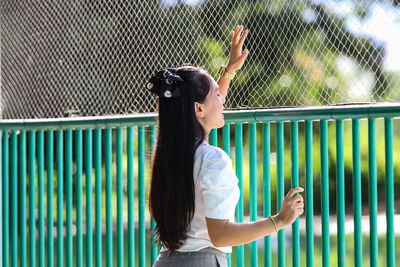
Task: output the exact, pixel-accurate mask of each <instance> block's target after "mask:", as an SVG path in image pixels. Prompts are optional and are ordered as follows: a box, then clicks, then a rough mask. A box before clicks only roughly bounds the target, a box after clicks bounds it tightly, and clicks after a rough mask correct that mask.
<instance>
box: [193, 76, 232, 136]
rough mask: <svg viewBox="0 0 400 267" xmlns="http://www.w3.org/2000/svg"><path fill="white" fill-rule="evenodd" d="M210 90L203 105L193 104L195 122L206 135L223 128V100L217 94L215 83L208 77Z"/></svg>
mask: <svg viewBox="0 0 400 267" xmlns="http://www.w3.org/2000/svg"><path fill="white" fill-rule="evenodd" d="M210 80H211V88H210V91H209V92H208V95H207V97H206V100H205V101H204V102H203V103H198V102H195V111H196V117H197V120H198V121H199V122H200V124H201V125H202V126H203V128H204V129H205V130H206V132H207V133H209V132H210V131H211V129H214V128H221V127H222V126H224V124H225V121H224V115H223V114H222V112H223V111H224V103H225V98H224V97H223V96H222V95H221V94H220V92H219V86H218V84H217V82H216V81H215V80H214V79H213V78H211V77H210Z"/></svg>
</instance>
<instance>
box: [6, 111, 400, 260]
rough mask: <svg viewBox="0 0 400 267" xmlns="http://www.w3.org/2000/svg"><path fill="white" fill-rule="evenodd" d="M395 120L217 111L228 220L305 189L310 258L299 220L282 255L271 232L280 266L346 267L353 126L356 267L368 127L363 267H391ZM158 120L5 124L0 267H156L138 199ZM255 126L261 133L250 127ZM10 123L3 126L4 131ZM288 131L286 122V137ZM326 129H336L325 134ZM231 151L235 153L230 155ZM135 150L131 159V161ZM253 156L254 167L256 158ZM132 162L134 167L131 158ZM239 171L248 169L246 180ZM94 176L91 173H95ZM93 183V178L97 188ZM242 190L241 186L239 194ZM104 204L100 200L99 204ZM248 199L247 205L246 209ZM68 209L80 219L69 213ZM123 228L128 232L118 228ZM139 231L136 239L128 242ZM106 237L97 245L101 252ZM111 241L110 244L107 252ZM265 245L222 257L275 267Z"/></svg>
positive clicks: (379, 114)
mask: <svg viewBox="0 0 400 267" xmlns="http://www.w3.org/2000/svg"><path fill="white" fill-rule="evenodd" d="M396 117H400V105H382V104H380V105H359V106H354V105H353V106H334V107H318V108H292V109H269V110H245V111H227V112H225V119H226V125H225V126H224V128H223V129H222V131H220V130H216V129H214V130H212V132H211V134H210V144H211V145H215V146H217V145H220V146H221V147H222V148H223V150H224V151H225V152H226V153H227V154H228V155H229V156H231V155H230V152H232V154H233V155H232V158H234V161H233V162H234V165H235V166H234V167H235V170H236V175H237V177H238V179H239V182H238V186H239V189H240V192H241V195H240V198H239V202H238V205H237V207H236V221H237V222H243V221H244V217H245V216H247V215H249V216H250V221H255V220H257V219H258V218H259V216H258V212H259V211H262V212H263V214H262V215H261V214H260V215H261V216H263V217H268V216H269V215H272V214H275V212H279V209H280V207H281V203H282V201H283V199H284V196H285V194H286V193H287V191H288V190H289V189H290V188H285V185H286V187H289V186H290V187H295V186H302V187H305V190H306V191H305V198H306V202H305V204H306V206H305V210H306V212H305V216H304V217H305V219H306V237H305V238H306V240H305V242H304V244H305V248H306V254H305V257H306V258H305V260H303V259H302V258H300V255H301V254H300V250H301V249H302V248H301V246H300V244H302V242H300V241H301V240H300V238H302V237H300V234H299V221H298V219H297V220H296V221H295V223H294V224H293V225H292V233H291V237H290V240H291V242H290V243H291V244H292V245H291V247H290V248H289V247H286V246H287V244H288V242H286V241H287V240H285V230H284V229H282V230H280V231H279V232H278V242H277V248H278V252H277V255H276V257H277V259H276V260H277V265H278V266H281V267H283V266H286V265H291V266H300V265H301V263H302V262H304V261H305V262H306V266H307V267H310V266H314V264H315V265H316V266H330V265H331V261H337V262H338V266H344V263H345V262H346V261H345V257H346V255H348V254H347V253H346V249H348V250H352V249H353V247H352V246H353V244H351V243H350V244H349V243H346V242H345V228H344V225H345V224H344V222H345V220H344V219H345V192H346V191H345V189H346V190H349V189H350V188H351V187H350V186H345V184H346V181H345V176H344V174H345V169H344V167H345V166H344V155H345V154H344V151H345V149H347V148H346V147H345V146H344V145H345V144H344V143H345V140H346V138H348V137H347V136H346V135H345V134H348V132H347V131H345V130H344V129H345V125H347V124H345V123H344V120H345V119H351V124H352V131H351V134H352V136H351V138H352V152H353V170H352V171H353V177H352V182H353V187H352V189H353V192H352V193H353V202H354V205H353V212H354V250H353V251H354V262H355V266H362V257H363V251H362V232H361V203H362V202H361V200H362V192H361V190H362V189H361V188H362V187H361V166H360V164H361V149H367V148H361V147H360V120H362V119H368V159H369V166H368V168H369V180H368V187H369V192H368V201H369V208H370V211H369V214H370V216H369V219H370V225H371V227H370V237H369V242H370V245H369V248H370V249H369V251H368V253H369V257H370V263H371V266H377V265H378V255H379V253H386V264H387V266H395V265H396V255H395V251H396V250H395V242H394V241H395V235H394V221H393V220H394V190H395V188H394V177H393V167H394V163H393V153H394V149H393V123H394V118H396ZM156 119H157V116H155V115H154V114H146V115H140V116H123V117H122V116H120V117H102V118H73V119H52V120H24V121H17V120H13V121H1V122H0V131H1V133H2V138H1V146H0V148H1V153H0V156H1V159H0V162H1V169H0V174H1V176H2V177H1V179H0V182H1V184H0V185H1V192H0V193H1V194H0V199H1V209H0V215H1V216H0V222H1V224H0V240H1V246H0V262H1V264H0V265H1V266H36V265H37V266H40V267H42V266H45V265H46V266H54V265H55V264H56V265H57V266H63V265H64V264H65V265H66V266H83V265H85V266H113V265H114V264H116V265H117V266H125V265H127V266H136V265H137V266H147V265H148V264H153V263H154V262H155V260H156V258H157V256H158V250H159V248H158V247H157V245H156V244H155V240H156V239H155V238H156V237H155V236H154V235H151V234H150V233H151V231H153V230H154V229H155V226H156V225H155V222H154V221H152V220H150V217H149V216H148V214H147V211H146V209H147V205H146V202H147V196H146V192H148V186H149V179H150V177H149V174H150V172H149V169H150V167H151V154H152V151H153V147H154V145H155V143H156V133H157V126H156V124H155V122H156ZM377 119H384V122H385V136H384V138H385V139H384V142H385V168H384V169H385V176H386V179H385V191H386V194H385V204H386V221H387V233H386V246H387V249H386V250H384V249H379V250H378V235H377V227H378V225H377V205H378V195H377V170H378V167H379V168H381V169H382V167H381V166H378V163H379V161H377V156H378V155H377V149H376V146H377V144H378V142H377V141H378V140H377V138H378V137H379V138H381V136H380V135H378V136H377V134H376V133H377V126H376V120H377ZM314 120H317V121H318V122H319V133H320V134H319V136H320V140H316V141H317V142H318V141H319V143H320V155H319V156H320V158H321V177H320V179H321V182H320V184H319V186H321V191H320V192H321V211H322V214H321V215H322V216H321V219H322V240H321V244H322V262H315V263H314V225H313V220H314V210H313V209H314V205H313V202H314V198H315V196H314V193H313V191H314V188H313V187H314V185H313V146H314V145H313V131H314V130H318V127H315V129H314V128H313V121H314ZM259 122H262V123H259ZM286 122H290V123H286ZM261 125H262V127H258V126H261ZM303 125H304V127H303ZM315 125H317V123H315ZM7 126H11V127H10V128H7ZM231 126H234V127H231ZM287 126H290V129H289V127H287ZM271 127H275V132H274V131H273V130H271ZM334 127H335V128H336V129H333V128H334ZM331 128H332V129H331ZM244 129H245V131H244ZM289 130H290V131H289ZM331 130H335V131H331ZM261 131H262V133H261ZM271 131H272V134H271ZM103 133H104V135H103ZM259 133H261V135H259ZM331 134H333V135H335V136H336V147H335V148H334V149H336V151H328V147H332V146H330V145H329V143H330V142H332V137H331ZM54 135H55V136H54ZM93 135H94V137H93ZM299 135H302V136H304V138H305V139H304V140H305V143H303V142H300V141H299ZM125 136H126V138H125ZM260 136H261V137H262V138H261V139H259V137H260ZM103 137H104V138H103ZM333 137H334V136H333ZM54 139H55V140H54ZM258 139H259V140H258ZM289 140H290V153H291V155H290V162H289V161H288V158H289V157H288V155H285V149H284V146H285V143H287V142H289ZM54 141H55V142H54ZM221 141H222V143H221ZM233 141H234V142H233ZM379 141H380V140H379ZM273 142H276V143H275V144H274V143H273ZM260 143H261V144H262V146H261V144H260ZM271 144H272V145H271ZM148 146H149V147H148ZM233 146H234V149H232V148H233ZM302 146H304V148H305V149H304V150H302ZM243 148H246V150H247V148H248V151H245V152H244V151H243ZM261 148H262V151H261ZM134 151H137V153H135V154H134ZM301 151H304V153H305V155H304V156H305V157H304V161H305V179H304V180H303V179H302V178H301V176H300V177H299V171H300V170H299V163H300V162H301V160H302V157H303V155H301V154H300V152H301ZM233 152H234V153H233ZM273 152H276V153H275V154H274V157H272V155H273V154H272V153H273ZM332 152H333V153H334V155H336V166H335V167H336V190H337V191H336V198H335V201H336V211H337V212H336V214H335V215H336V216H337V220H338V224H337V227H338V228H337V236H336V240H338V245H337V254H336V255H337V259H336V257H335V259H331V257H330V255H332V254H333V255H334V253H332V249H333V248H334V246H332V248H331V244H330V243H331V236H332V233H331V232H330V229H329V221H330V216H329V215H330V214H329V210H330V205H329V204H330V203H329V199H330V196H329V191H330V190H329V185H330V184H331V183H332V182H334V179H332V177H330V172H329V163H330V155H331V153H332ZM259 154H261V156H260V155H259ZM103 156H104V162H103V160H102V158H103ZM247 156H248V159H247V158H246V157H247ZM275 156H276V177H271V166H272V165H271V163H272V160H274V159H275ZM261 158H262V160H258V159H261ZM135 159H137V160H138V162H135ZM261 163H262V169H259V168H258V166H260V164H261ZM246 164H247V165H246ZM289 165H290V170H291V172H290V173H289V172H288V173H287V174H286V175H285V173H284V170H285V166H289ZM134 166H138V168H136V167H135V168H134ZM245 167H248V168H249V169H248V173H249V175H248V176H247V175H244V173H243V172H244V171H243V170H244V168H245ZM83 168H84V173H83ZM93 169H94V170H93ZM103 170H104V174H105V175H104V181H103V175H102V173H103ZM93 171H94V177H92V172H93ZM246 171H247V170H246ZM289 176H290V180H289ZM275 178H276V180H274V179H275ZM92 182H94V188H93V187H92ZM103 182H104V184H103ZM261 183H262V185H263V187H262V193H261V188H260V190H258V189H257V185H260V184H261ZM272 183H273V185H274V186H276V189H277V191H276V193H277V195H276V199H277V205H276V209H275V208H274V209H272V208H271V206H272V205H271V199H272V197H275V196H273V195H271V191H272V189H271V187H272V185H271V184H272ZM290 184H291V185H290ZM103 185H104V186H103ZM247 186H248V188H243V187H247ZM258 191H260V192H258ZM247 192H249V194H248V193H247ZM64 194H65V195H64ZM258 194H260V196H262V200H261V199H259V200H258V199H257V195H258ZM92 196H93V199H92ZM103 196H104V199H102V197H103ZM331 197H334V196H331ZM331 199H332V198H331ZM379 199H380V198H379ZM92 201H94V203H92ZM244 203H249V204H250V205H249V206H246V207H244ZM45 205H46V207H45ZM125 205H126V206H125ZM136 205H138V206H136ZM261 206H262V207H261ZM274 207H275V205H274ZM92 208H94V209H92ZM45 209H46V210H45ZM73 210H74V211H76V214H75V213H73V212H72V211H73ZM275 210H276V211H275ZM83 212H85V213H84V214H83ZM64 215H65V216H66V217H65V220H64ZM92 217H93V218H94V223H93V222H92V219H93V218H92ZM126 224H127V227H124V226H125V225H126ZM102 226H104V229H103V227H102ZM64 227H65V231H64ZM136 231H137V233H138V236H137V240H135V239H136V238H135V235H136ZM30 233H37V234H35V235H32V234H30ZM53 233H54V236H53ZM55 233H56V235H55ZM103 235H104V238H105V243H104V245H103V244H102V237H103ZM332 240H335V239H332ZM114 242H116V244H113V243H114ZM135 242H136V245H135ZM271 243H272V242H271V237H270V236H267V237H265V238H264V249H263V255H259V253H260V252H261V251H260V250H259V248H258V245H257V241H254V242H252V243H251V245H250V253H249V254H245V253H244V251H245V247H246V246H243V245H240V246H237V247H235V248H234V250H233V251H234V252H233V254H232V255H234V256H235V259H233V260H232V261H231V259H230V258H229V260H228V265H229V266H231V265H232V266H247V265H250V266H253V267H254V266H258V265H259V264H260V265H261V259H260V257H261V256H263V258H264V262H263V264H262V265H263V266H270V265H271V264H273V262H274V260H275V259H274V260H273V258H274V255H273V251H272V244H271ZM287 251H289V252H291V256H292V260H290V259H289V261H287V259H288V256H287V254H288V253H287ZM335 252H336V251H335ZM336 255H335V256H336ZM103 260H104V262H103ZM235 261H236V264H235Z"/></svg>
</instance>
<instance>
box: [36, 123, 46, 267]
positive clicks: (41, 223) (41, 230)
mask: <svg viewBox="0 0 400 267" xmlns="http://www.w3.org/2000/svg"><path fill="white" fill-rule="evenodd" d="M43 196H44V132H43V130H40V131H39V134H38V202H39V203H38V209H39V215H38V220H39V221H38V226H39V243H38V246H39V255H38V256H39V259H38V266H44V264H45V259H44V258H45V251H44V250H45V240H44V203H43Z"/></svg>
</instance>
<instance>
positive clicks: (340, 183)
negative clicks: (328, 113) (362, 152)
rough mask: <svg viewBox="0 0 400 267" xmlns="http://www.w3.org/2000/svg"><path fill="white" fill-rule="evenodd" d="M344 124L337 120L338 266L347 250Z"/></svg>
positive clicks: (343, 260)
mask: <svg viewBox="0 0 400 267" xmlns="http://www.w3.org/2000/svg"><path fill="white" fill-rule="evenodd" d="M343 135H344V126H343V120H336V208H337V240H338V254H337V257H338V267H344V266H345V263H346V261H345V260H346V250H345V242H346V240H345V226H344V223H345V213H344V190H345V186H344V182H345V181H344V152H343V150H344V148H343V143H344V137H343Z"/></svg>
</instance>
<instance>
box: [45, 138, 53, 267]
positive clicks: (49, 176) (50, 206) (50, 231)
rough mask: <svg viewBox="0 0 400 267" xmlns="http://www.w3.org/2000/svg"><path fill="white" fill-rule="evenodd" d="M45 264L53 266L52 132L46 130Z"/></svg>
mask: <svg viewBox="0 0 400 267" xmlns="http://www.w3.org/2000/svg"><path fill="white" fill-rule="evenodd" d="M46 139H47V140H46V144H47V151H46V154H47V266H54V237H53V224H54V218H53V187H54V186H53V173H54V169H53V162H54V133H53V131H52V130H50V131H47V136H46Z"/></svg>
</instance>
